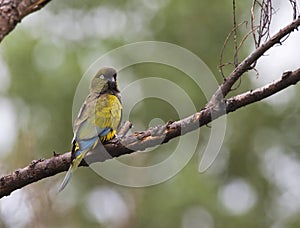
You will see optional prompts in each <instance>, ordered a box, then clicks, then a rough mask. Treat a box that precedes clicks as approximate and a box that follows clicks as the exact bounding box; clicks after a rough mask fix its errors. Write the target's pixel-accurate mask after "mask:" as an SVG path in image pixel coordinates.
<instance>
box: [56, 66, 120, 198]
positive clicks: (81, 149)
mask: <svg viewBox="0 0 300 228" xmlns="http://www.w3.org/2000/svg"><path fill="white" fill-rule="evenodd" d="M89 90H90V91H89V94H88V96H87V97H86V99H85V101H84V103H83V105H82V106H81V108H80V110H79V113H78V116H77V118H76V119H75V121H74V123H73V132H74V137H73V140H72V151H71V164H70V167H69V170H68V171H67V174H66V176H65V178H64V180H63V182H62V184H61V185H60V187H59V189H58V192H61V191H62V190H63V189H64V188H65V187H66V185H67V184H68V182H69V181H70V179H71V177H72V174H73V173H74V171H75V170H76V169H77V167H78V166H79V164H80V162H81V161H82V159H84V156H85V155H86V154H87V152H89V151H91V150H93V149H94V148H95V147H96V146H97V145H98V143H105V142H107V141H109V140H111V139H113V138H114V137H115V136H116V131H117V129H118V127H119V125H120V123H121V118H122V104H121V94H120V91H119V89H118V85H117V71H116V70H115V69H114V68H112V67H103V68H101V69H100V70H99V71H98V72H97V73H96V75H95V76H94V77H93V79H92V80H91V82H90V87H89Z"/></svg>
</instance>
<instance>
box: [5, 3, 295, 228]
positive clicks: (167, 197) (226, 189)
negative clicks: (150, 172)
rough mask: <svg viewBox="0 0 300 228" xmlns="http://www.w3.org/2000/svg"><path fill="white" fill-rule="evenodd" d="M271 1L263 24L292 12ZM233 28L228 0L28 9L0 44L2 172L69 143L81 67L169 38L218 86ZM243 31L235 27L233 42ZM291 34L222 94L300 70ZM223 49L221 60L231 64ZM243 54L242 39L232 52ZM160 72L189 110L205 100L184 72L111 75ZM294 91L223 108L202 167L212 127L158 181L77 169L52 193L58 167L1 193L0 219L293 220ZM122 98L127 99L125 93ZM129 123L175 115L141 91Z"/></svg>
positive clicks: (164, 150)
mask: <svg viewBox="0 0 300 228" xmlns="http://www.w3.org/2000/svg"><path fill="white" fill-rule="evenodd" d="M274 4H275V5H274V6H275V9H276V11H277V13H276V15H274V24H273V25H272V30H271V31H272V32H274V31H277V30H278V29H279V28H280V27H282V26H283V25H285V24H287V23H288V22H289V21H291V19H292V14H291V13H292V12H291V9H290V8H289V7H290V5H289V3H285V2H283V1H279V0H278V1H275V2H274ZM249 7H250V2H249V3H246V2H243V3H241V2H238V9H237V10H238V11H237V13H238V21H239V22H242V21H245V20H248V21H249V19H250V13H249V12H250V8H249ZM278 18H279V19H278ZM277 19H278V20H277ZM231 29H232V6H231V1H222V3H220V1H218V2H217V1H208V0H205V1H204V0H203V1H197V0H189V1H180V0H152V1H147V0H142V1H137V0H129V1H120V0H116V1H107V0H106V1H95V0H90V1H80V0H69V1H67V0H65V1H52V2H50V3H49V4H48V5H47V6H46V7H45V8H44V9H42V10H41V11H39V12H36V13H34V14H32V15H29V16H28V17H26V18H25V19H24V20H23V21H22V23H21V24H19V25H18V26H17V28H16V29H15V30H14V31H13V32H12V33H11V34H9V35H8V36H7V37H6V38H5V39H4V41H3V42H2V43H1V45H0V126H1V127H0V158H1V165H0V171H1V175H4V174H7V173H9V172H12V171H14V170H16V169H18V168H21V167H24V166H26V165H27V164H29V163H30V162H31V161H32V160H34V159H39V158H47V157H51V156H52V154H53V151H55V152H57V153H63V152H66V151H69V150H70V145H71V139H72V137H73V135H72V134H73V133H72V102H73V97H74V93H75V91H76V87H77V84H78V83H79V81H80V79H81V77H82V75H83V73H84V72H85V71H86V70H87V68H88V67H89V66H90V64H92V63H93V62H94V61H95V60H96V59H97V58H99V57H100V56H101V55H103V54H105V53H106V52H108V51H110V50H112V49H114V48H117V47H119V46H121V45H125V44H129V43H132V42H136V41H144V40H159V41H165V42H170V43H174V44H176V45H179V46H181V47H184V48H186V49H188V50H190V51H192V52H193V53H195V54H196V55H198V56H199V57H200V58H201V59H202V60H203V61H204V62H205V63H206V64H207V65H208V66H209V68H210V69H211V71H212V72H213V73H214V74H215V76H216V79H217V80H218V81H219V82H222V77H221V75H220V74H219V72H218V68H217V66H218V63H219V56H220V52H221V49H222V46H223V43H224V41H225V39H226V36H227V34H228V33H229V32H230V31H231ZM247 29H249V27H248V28H246V27H245V26H244V27H242V28H241V30H240V32H239V35H240V37H239V39H241V37H242V35H243V34H245V33H246V32H247ZM298 33H299V32H298ZM299 41H300V36H299V34H297V33H295V34H292V35H291V36H290V38H289V39H288V40H287V41H286V42H285V43H284V44H283V45H282V46H280V47H279V46H278V47H275V48H274V50H273V51H270V52H268V53H267V55H266V56H265V57H263V59H262V60H261V61H259V62H258V66H257V69H258V70H259V73H260V75H258V76H257V75H255V73H250V74H248V75H247V77H243V79H242V81H241V85H240V87H239V88H238V89H237V90H236V91H234V92H233V93H232V94H231V95H233V94H237V93H241V92H244V91H247V90H250V89H253V88H256V87H258V86H260V85H263V84H265V83H267V82H271V81H273V80H275V79H276V78H279V77H280V75H281V73H282V72H283V71H284V70H293V69H295V68H296V67H299V66H300V64H299V61H297V60H299V58H300V56H299V55H300V54H299V52H298V53H295V52H296V51H295V50H299V46H300V42H299ZM231 47H232V44H229V46H228V47H227V49H226V52H225V61H230V60H232V58H231V57H232V51H231ZM251 50H253V45H252V43H251V41H250V40H249V41H247V42H246V43H245V45H244V46H243V49H242V50H241V52H240V58H242V57H243V56H246V54H248V53H250V51H251ZM231 70H232V68H230V67H227V68H226V69H225V72H230V71H231ZM162 71H163V72H164V75H165V77H166V78H168V79H169V80H172V81H174V82H175V83H176V84H177V85H179V86H181V87H182V88H183V89H184V90H185V91H187V93H188V95H189V97H190V98H191V100H192V101H193V103H194V104H195V106H196V108H197V109H198V110H200V109H201V108H202V107H203V106H204V105H205V103H206V100H205V99H204V96H203V95H202V92H201V91H200V90H197V89H198V88H197V87H196V86H195V84H194V83H193V82H192V81H191V80H190V79H189V78H188V77H185V78H186V79H182V77H181V76H182V73H181V72H179V71H177V70H174V69H168V68H164V67H162V66H157V65H156V66H155V64H142V65H137V66H132V68H131V69H130V72H131V73H132V74H131V77H130V78H122V76H121V74H120V77H119V86H120V88H121V89H122V88H125V87H126V85H127V84H128V83H130V82H132V81H134V80H137V79H140V78H143V77H148V76H151V75H159V74H160V73H162ZM179 78H180V79H179ZM140 90H141V93H142V92H143V88H140ZM165 92H166V93H168V92H171V91H165ZM173 92H174V91H173ZM299 95H300V94H299V89H298V88H297V86H295V87H293V88H288V89H287V90H286V91H284V92H281V93H279V94H278V95H275V96H273V97H272V98H269V99H267V100H265V101H261V102H258V103H256V104H254V105H251V106H249V107H246V108H243V109H240V110H238V111H236V112H234V113H232V114H230V115H229V116H228V117H227V129H226V136H225V140H224V142H223V146H222V149H221V152H220V154H219V156H218V157H217V159H216V161H215V162H214V163H213V165H212V167H210V169H208V170H207V171H206V172H205V173H199V172H198V165H199V161H200V156H199V152H201V147H202V144H203V145H205V142H206V141H207V140H208V137H209V133H210V128H209V127H204V128H201V134H200V140H199V141H200V143H199V145H198V149H199V151H196V152H195V154H194V156H193V158H192V159H191V161H190V162H189V163H188V165H187V166H186V167H185V168H184V169H183V170H182V171H181V172H179V173H178V174H177V175H176V176H175V177H173V178H171V179H170V180H168V181H166V182H164V183H162V184H159V185H155V186H151V187H145V188H129V187H123V186H120V185H117V184H114V183H111V182H109V181H106V180H105V179H103V178H101V177H99V176H98V175H97V174H96V173H94V172H93V171H92V170H91V169H88V168H80V169H79V171H78V172H77V173H76V175H75V176H74V177H73V179H72V181H71V183H70V184H69V186H68V187H67V189H66V190H65V191H64V192H62V193H61V194H59V195H57V194H56V193H55V192H56V190H57V188H58V185H59V184H60V182H61V181H62V179H63V176H64V174H59V175H57V176H55V177H50V178H47V179H44V180H41V181H39V182H37V183H34V184H31V185H29V186H27V187H25V188H23V189H21V190H17V191H15V192H13V193H12V194H11V195H10V196H8V197H5V198H3V199H1V200H0V227H184V228H190V227H201V228H202V227H203V228H213V227H220V228H221V227H276V228H279V227H300V218H299V216H298V215H299V212H300V180H299V176H300V157H299V149H300V143H299V142H300V141H299V135H300V126H299V125H300V115H299V113H300V111H299V102H298V97H299ZM174 96H176V93H174ZM127 102H128V101H127ZM123 103H124V106H126V100H123ZM190 114H192V113H190ZM129 119H130V121H132V122H133V124H134V129H133V131H136V130H144V129H146V128H147V127H148V126H149V125H155V124H156V123H157V122H155V121H156V120H160V121H163V122H167V121H169V120H176V119H178V114H177V113H176V111H175V110H174V109H173V108H172V107H169V106H168V105H167V104H166V103H165V102H163V101H161V100H157V99H147V100H145V101H143V102H140V103H139V104H137V105H136V106H135V108H134V109H133V110H132V113H131V115H130V118H129ZM153 119H154V120H155V121H152V120H153ZM124 121H125V120H124ZM158 122H159V121H158ZM192 134H195V133H192ZM183 137H186V138H191V134H188V135H185V136H183ZM177 143H178V139H175V140H174V141H171V142H170V143H168V144H165V145H163V146H161V147H159V148H156V149H155V150H154V151H151V152H149V153H142V154H132V155H129V156H126V157H124V158H120V160H122V161H124V162H127V163H132V164H134V165H139V166H142V165H143V164H144V163H147V164H148V163H151V162H155V161H159V160H163V159H164V158H166V157H167V156H169V154H171V153H172V151H173V149H174V148H175V147H176V145H177ZM187 149H188V148H187ZM124 175H126V174H124ZM124 178H131V177H130V176H127V177H124Z"/></svg>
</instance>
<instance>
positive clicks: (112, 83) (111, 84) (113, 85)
mask: <svg viewBox="0 0 300 228" xmlns="http://www.w3.org/2000/svg"><path fill="white" fill-rule="evenodd" d="M108 87H109V88H110V89H116V87H117V85H116V80H115V79H114V78H111V79H109V80H108Z"/></svg>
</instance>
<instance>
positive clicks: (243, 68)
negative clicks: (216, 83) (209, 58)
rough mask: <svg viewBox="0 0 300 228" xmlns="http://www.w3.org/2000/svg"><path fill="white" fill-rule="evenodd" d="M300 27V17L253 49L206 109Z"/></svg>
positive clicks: (224, 95) (227, 78)
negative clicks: (272, 48)
mask: <svg viewBox="0 0 300 228" xmlns="http://www.w3.org/2000/svg"><path fill="white" fill-rule="evenodd" d="M299 26H300V17H298V18H297V19H296V20H294V21H293V22H292V23H290V24H289V25H287V26H286V27H284V28H283V29H280V30H279V32H277V33H276V34H275V35H273V36H272V37H271V38H270V39H269V40H268V41H266V42H265V43H264V44H262V45H261V46H260V47H258V48H257V49H255V51H254V52H252V53H251V54H250V55H249V56H248V57H247V58H245V59H244V60H243V61H242V62H241V63H240V64H239V65H238V66H237V67H236V68H235V69H234V71H232V72H231V74H230V75H229V76H228V77H226V78H225V80H224V83H223V84H222V85H221V86H220V87H219V88H218V90H217V91H216V92H215V93H214V95H213V96H212V99H211V100H210V101H209V102H208V104H207V106H206V107H210V106H213V105H215V104H216V103H218V102H219V101H220V100H222V99H223V98H224V97H226V95H227V94H228V93H229V92H230V90H231V88H232V86H233V85H234V83H235V82H236V81H237V80H238V79H239V78H240V77H241V76H242V75H243V74H244V73H245V72H247V71H248V70H251V69H253V68H252V64H254V63H255V62H256V61H257V60H258V59H259V58H260V57H261V56H263V55H264V54H265V52H266V51H267V50H269V49H270V48H271V47H273V46H274V45H275V44H281V40H282V39H283V38H284V37H285V36H287V35H289V34H290V33H291V32H293V31H294V30H297V29H298V27H299Z"/></svg>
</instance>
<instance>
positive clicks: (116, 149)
mask: <svg viewBox="0 0 300 228" xmlns="http://www.w3.org/2000/svg"><path fill="white" fill-rule="evenodd" d="M299 81H300V68H299V69H297V70H295V71H293V72H292V71H290V72H286V73H284V74H283V75H282V77H281V78H280V79H279V80H277V81H275V82H273V83H270V84H268V85H266V86H264V87H261V88H258V89H256V90H253V91H249V92H246V93H243V94H240V95H237V96H235V97H232V98H230V99H228V100H226V101H225V108H226V113H229V112H233V111H235V110H237V109H239V108H241V107H243V106H246V105H249V104H251V103H254V102H257V101H260V100H262V99H264V98H266V97H269V96H271V95H273V94H275V93H277V92H279V91H281V90H283V89H285V88H287V87H289V86H291V85H294V84H296V83H297V82H299ZM226 113H225V112H224V111H222V110H220V109H218V108H217V109H215V107H210V108H206V109H203V110H202V111H200V112H197V113H195V114H194V115H192V116H189V117H187V118H185V119H182V120H179V121H175V122H169V123H167V124H165V125H160V126H156V127H152V128H149V129H147V130H146V131H141V132H135V133H133V134H132V135H130V136H126V137H123V138H121V139H114V140H111V141H110V142H108V143H107V144H105V145H104V147H105V150H106V151H107V152H108V153H109V154H106V153H102V152H103V150H102V149H101V148H96V149H95V151H93V152H91V153H89V154H88V155H87V158H86V159H88V160H89V161H94V162H96V161H105V160H107V159H110V158H113V157H119V156H122V155H125V154H131V153H133V152H136V151H142V150H145V149H146V148H148V147H152V146H156V145H160V144H163V143H167V142H168V141H169V140H171V139H173V138H175V137H178V136H181V135H184V134H186V133H188V132H191V131H193V130H195V129H198V128H199V127H201V126H203V125H206V124H208V123H210V122H211V121H212V120H213V119H212V116H213V117H214V119H216V118H218V117H220V116H222V115H225V114H226ZM125 125H126V127H125V129H129V128H130V127H128V126H130V123H129V122H127V123H126V124H125ZM99 154H101V155H103V156H101V157H100V156H99ZM70 162H71V154H70V152H68V153H65V154H61V155H57V154H54V156H53V157H51V158H48V159H40V160H34V161H32V162H31V163H30V164H29V165H28V166H26V167H25V168H22V169H19V170H16V171H15V172H13V173H11V174H8V175H6V176H3V177H1V178H0V198H2V197H3V196H7V195H9V194H10V193H11V192H13V191H14V190H16V189H19V188H22V187H24V186H26V185H28V184H30V183H33V182H36V181H39V180H41V179H44V178H46V177H50V176H53V175H56V174H58V173H60V172H63V171H67V170H68V168H69V165H70ZM81 166H87V164H86V163H85V162H83V163H82V164H81Z"/></svg>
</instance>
